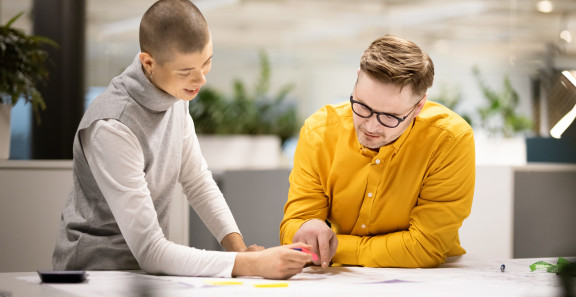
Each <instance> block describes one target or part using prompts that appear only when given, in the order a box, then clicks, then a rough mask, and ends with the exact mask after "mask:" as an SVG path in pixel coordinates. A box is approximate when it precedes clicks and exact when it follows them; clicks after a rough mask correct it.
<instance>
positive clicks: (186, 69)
mask: <svg viewBox="0 0 576 297" xmlns="http://www.w3.org/2000/svg"><path fill="white" fill-rule="evenodd" d="M212 57H214V55H212V56H210V57H209V58H208V59H206V61H204V64H202V65H206V63H208V61H210V60H211V59H212ZM194 69H196V67H188V68H181V69H178V71H190V70H194Z"/></svg>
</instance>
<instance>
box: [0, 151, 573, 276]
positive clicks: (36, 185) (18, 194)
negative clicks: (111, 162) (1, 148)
mask: <svg viewBox="0 0 576 297" xmlns="http://www.w3.org/2000/svg"><path fill="white" fill-rule="evenodd" d="M71 169H72V168H71V161H68V160H66V161H0V189H1V192H0V205H1V207H0V239H1V240H0V272H8V271H14V272H15V271H35V270H37V269H45V268H51V256H52V250H53V247H54V240H55V234H56V230H57V226H58V220H59V217H60V213H61V210H62V207H63V206H64V203H65V200H66V198H67V197H68V193H69V191H70V189H71V186H72V171H71ZM288 174H289V170H288V169H274V170H250V171H242V170H235V171H229V172H223V173H220V174H217V175H216V178H217V179H218V181H219V183H220V185H221V186H222V188H223V191H224V194H225V196H226V199H227V201H228V203H229V205H230V208H231V209H232V212H233V213H234V214H235V216H236V219H237V222H238V225H239V226H240V228H241V231H242V232H243V233H244V236H245V239H246V242H247V243H248V244H252V243H257V244H260V245H264V246H267V247H269V246H273V245H277V244H279V242H278V227H279V224H280V220H281V216H282V207H283V204H284V202H285V200H286V193H287V191H288V182H287V177H288ZM575 177H576V165H561V164H528V165H524V166H504V165H494V166H486V165H481V166H477V176H476V191H475V195H474V202H473V205H472V213H471V215H470V217H469V218H468V219H467V220H465V221H464V224H463V226H462V228H461V229H460V239H461V243H462V245H463V246H464V248H465V249H466V250H467V251H468V256H467V257H472V258H478V259H506V258H513V257H549V256H574V255H576V254H575V253H576V242H575V241H574V237H573V236H572V234H573V233H574V232H573V231H574V230H575V229H576V216H574V215H573V214H574V210H575V209H576V195H574V193H576V183H574V182H573V181H574V180H575ZM188 215H189V207H186V201H185V200H184V199H183V195H182V197H179V198H178V200H177V201H176V203H174V204H173V205H172V208H171V211H170V218H171V221H170V224H171V228H170V234H169V235H168V238H170V239H171V240H173V241H175V242H177V243H180V244H185V245H187V244H188V242H190V245H192V246H194V247H197V248H206V249H219V248H220V247H219V244H218V243H217V242H216V240H215V239H214V238H213V237H212V235H211V234H210V233H209V232H208V231H207V230H206V228H205V227H204V225H203V224H202V223H201V222H200V221H199V219H195V218H194V215H195V214H194V213H193V212H191V213H190V217H191V219H190V220H188ZM195 220H196V221H195ZM189 226H190V227H189ZM189 229H190V233H188V232H189ZM189 234H190V235H189ZM189 236H190V238H189ZM571 251H573V252H571Z"/></svg>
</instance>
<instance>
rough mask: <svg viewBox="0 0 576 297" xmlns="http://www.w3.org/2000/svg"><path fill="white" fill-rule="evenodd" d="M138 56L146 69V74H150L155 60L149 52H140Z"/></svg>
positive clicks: (152, 71)
mask: <svg viewBox="0 0 576 297" xmlns="http://www.w3.org/2000/svg"><path fill="white" fill-rule="evenodd" d="M139 58H140V62H141V63H142V67H144V71H146V75H147V76H148V75H150V74H153V73H154V67H155V64H156V61H154V58H152V56H150V54H149V53H144V52H141V53H140V55H139Z"/></svg>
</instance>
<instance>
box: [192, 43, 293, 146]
mask: <svg viewBox="0 0 576 297" xmlns="http://www.w3.org/2000/svg"><path fill="white" fill-rule="evenodd" d="M293 88H294V86H293V85H292V84H286V85H284V86H283V87H282V88H281V89H280V90H279V91H278V92H277V93H276V94H275V95H270V94H269V90H270V61H269V59H268V56H267V54H266V53H265V52H264V51H262V52H260V76H259V78H258V80H257V81H256V84H255V85H254V88H253V90H249V89H248V88H247V86H246V84H245V83H244V82H242V81H241V80H239V79H236V80H235V81H234V88H233V93H232V95H230V96H229V95H225V94H223V93H222V92H220V91H218V90H216V89H214V88H212V87H209V86H206V87H204V88H203V89H202V90H201V91H200V93H199V94H198V97H197V98H196V99H194V100H193V101H192V102H191V103H190V115H191V116H192V118H193V119H194V124H195V126H196V132H197V133H198V134H220V135H229V134H249V135H264V134H270V135H278V136H279V137H280V138H281V140H282V142H284V141H285V140H286V139H288V138H290V137H292V136H294V135H295V134H296V132H297V131H298V129H299V127H300V122H299V119H298V113H297V109H296V105H295V104H294V103H293V102H289V101H288V100H286V98H287V96H288V94H289V93H290V92H291V91H292V89H293Z"/></svg>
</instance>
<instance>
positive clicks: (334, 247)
mask: <svg viewBox="0 0 576 297" xmlns="http://www.w3.org/2000/svg"><path fill="white" fill-rule="evenodd" d="M337 249H338V237H337V236H336V234H334V236H332V239H330V256H331V257H334V254H336V250H337ZM330 260H332V259H330Z"/></svg>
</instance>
